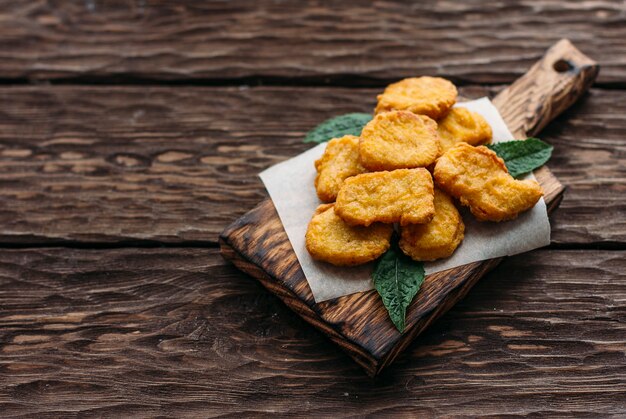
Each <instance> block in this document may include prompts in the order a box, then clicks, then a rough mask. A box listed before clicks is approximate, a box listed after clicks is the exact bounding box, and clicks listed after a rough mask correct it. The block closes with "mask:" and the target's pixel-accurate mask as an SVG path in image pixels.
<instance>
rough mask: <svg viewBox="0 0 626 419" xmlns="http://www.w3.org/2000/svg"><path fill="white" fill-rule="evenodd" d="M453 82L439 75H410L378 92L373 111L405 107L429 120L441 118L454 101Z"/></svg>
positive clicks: (455, 93) (454, 88) (455, 92)
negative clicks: (380, 92)
mask: <svg viewBox="0 0 626 419" xmlns="http://www.w3.org/2000/svg"><path fill="white" fill-rule="evenodd" d="M456 97H457V91H456V87H455V86H454V84H452V83H451V82H449V81H448V80H446V79H442V78H440V77H428V76H424V77H411V78H408V79H404V80H400V81H399V82H397V83H393V84H390V85H389V86H387V88H386V89H385V91H384V92H383V93H382V94H380V95H378V104H377V105H376V109H375V111H374V112H375V113H380V112H387V111H391V110H406V111H409V112H413V113H416V114H420V115H426V116H429V117H431V118H433V119H439V118H441V117H443V116H444V115H445V114H446V113H448V111H449V110H450V108H451V107H452V105H454V103H455V102H456Z"/></svg>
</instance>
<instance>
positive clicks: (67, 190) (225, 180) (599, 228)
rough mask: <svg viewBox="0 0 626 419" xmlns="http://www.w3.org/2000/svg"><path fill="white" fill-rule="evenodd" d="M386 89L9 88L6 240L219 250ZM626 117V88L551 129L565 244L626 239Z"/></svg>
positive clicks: (491, 91) (5, 103)
mask: <svg viewBox="0 0 626 419" xmlns="http://www.w3.org/2000/svg"><path fill="white" fill-rule="evenodd" d="M500 90H502V87H501V86H495V87H490V88H483V87H478V86H472V87H464V88H461V89H460V92H461V94H462V95H463V96H466V97H481V96H483V95H490V96H491V95H495V94H496V93H497V92H499V91H500ZM379 92H380V89H350V88H306V87H285V88H280V87H257V88H250V89H239V88H234V87H226V88H223V87H137V86H134V87H130V86H122V87H93V86H18V87H9V86H0V177H1V178H2V180H1V181H0V185H1V186H2V187H1V188H0V242H1V243H21V244H24V243H33V242H34V243H42V242H59V241H64V242H65V241H72V242H82V243H103V242H110V243H128V242H137V241H140V240H150V241H152V242H160V243H187V244H189V243H190V242H201V243H202V245H205V244H211V245H213V244H217V241H218V236H219V233H220V232H221V231H222V230H223V229H224V226H225V225H228V224H229V223H231V222H232V221H234V220H235V219H236V218H238V217H240V216H242V215H243V214H244V213H245V212H247V211H249V210H250V209H252V208H254V207H255V206H256V205H257V204H258V203H259V202H260V201H261V200H262V199H264V198H265V197H267V193H266V192H265V188H264V187H263V185H262V184H261V182H260V180H259V179H258V178H257V176H256V175H257V173H258V172H260V171H262V170H264V169H265V168H267V167H268V166H270V165H272V164H275V163H278V162H280V161H282V160H285V159H287V158H290V157H293V156H295V155H297V154H299V153H301V152H303V151H305V150H306V149H307V148H308V147H310V145H309V144H303V143H302V138H303V136H304V133H305V132H306V131H307V130H308V129H310V128H311V127H313V126H315V125H316V124H317V123H319V122H321V121H323V120H324V119H326V118H329V117H331V116H333V115H339V114H342V113H347V112H354V111H357V112H369V111H371V110H372V109H373V107H374V105H375V98H376V94H377V93H379ZM292 97H306V101H298V102H295V103H294V102H293V101H292V100H291V98H292ZM625 114H626V90H607V89H597V88H596V89H592V90H591V92H590V94H589V95H587V96H586V97H584V98H583V99H581V100H580V101H579V102H578V103H577V104H576V105H574V106H573V107H572V108H570V109H569V110H567V111H566V112H565V113H564V114H563V115H562V116H561V117H559V118H558V119H557V120H556V121H555V122H553V123H551V124H550V125H549V126H548V127H547V128H546V129H545V130H544V131H542V133H541V138H542V139H543V140H545V141H547V142H549V143H550V144H552V145H554V154H553V157H552V161H551V170H552V171H553V173H554V174H555V175H556V176H557V177H558V178H559V180H560V181H561V182H562V183H564V184H566V185H567V186H568V191H567V194H566V195H565V197H564V199H563V202H562V205H561V206H560V208H559V211H557V212H556V213H555V214H554V216H553V217H552V241H553V243H556V244H564V245H568V246H572V245H583V246H610V245H614V244H616V243H624V242H626V202H624V199H623V194H624V190H626V143H625V142H624V138H626V118H624V117H623V115H625ZM275 115H281V120H280V121H276V118H275ZM606 220H612V225H611V228H606Z"/></svg>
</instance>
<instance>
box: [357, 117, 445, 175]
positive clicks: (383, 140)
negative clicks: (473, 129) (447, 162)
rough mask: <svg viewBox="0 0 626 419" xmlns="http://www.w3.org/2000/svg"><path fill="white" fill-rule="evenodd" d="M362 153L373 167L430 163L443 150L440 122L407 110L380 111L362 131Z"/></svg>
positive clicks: (364, 162)
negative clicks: (439, 130)
mask: <svg viewBox="0 0 626 419" xmlns="http://www.w3.org/2000/svg"><path fill="white" fill-rule="evenodd" d="M359 153H360V154H361V164H362V165H363V166H364V167H365V168H367V169H369V170H372V171H377V170H395V169H411V168H414V167H425V166H428V165H429V164H431V163H433V162H434V161H435V160H436V159H437V157H439V154H440V147H439V136H438V135H437V123H436V122H435V121H433V120H432V119H430V118H429V117H427V116H424V115H416V114H414V113H411V112H407V111H391V112H385V113H381V114H378V115H376V117H375V118H374V119H373V120H371V121H370V122H369V123H368V124H367V125H366V126H365V127H364V128H363V131H362V132H361V141H360V142H359Z"/></svg>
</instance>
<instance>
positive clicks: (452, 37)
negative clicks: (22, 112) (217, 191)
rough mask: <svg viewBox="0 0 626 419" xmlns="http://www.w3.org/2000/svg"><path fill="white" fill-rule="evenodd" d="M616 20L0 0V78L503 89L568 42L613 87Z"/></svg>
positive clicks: (568, 6)
mask: <svg viewBox="0 0 626 419" xmlns="http://www.w3.org/2000/svg"><path fill="white" fill-rule="evenodd" d="M625 15H626V6H625V5H624V2H623V1H621V0H613V1H609V0H602V1H582V2H563V1H560V0H541V1H533V2H528V1H524V0H516V1H506V2H485V1H464V2H449V1H446V2H419V3H417V2H416V3H411V4H407V3H406V2H402V1H385V2H373V3H371V2H363V1H350V2H341V3H337V2H335V3H332V2H327V1H320V2H307V1H293V2H276V1H272V0H263V1H255V2H250V1H229V2H222V1H219V2H177V1H169V0H158V1H144V0H133V1H122V0H115V1H97V0H84V1H68V0H65V1H64V0H35V1H28V2H24V1H18V0H10V1H4V2H2V5H1V6H0V19H1V20H2V22H3V30H2V33H1V34H0V77H1V78H26V79H31V80H40V79H59V78H61V79H62V78H74V77H86V78H92V79H93V78H105V79H107V78H109V77H111V76H118V77H120V78H131V79H133V78H135V79H136V78H141V79H153V80H154V79H156V80H194V79H205V80H211V79H217V80H225V79H226V80H227V79H237V78H249V79H251V80H254V79H255V78H261V79H262V80H265V81H270V82H275V81H281V80H283V79H284V78H291V79H293V78H297V79H300V80H303V81H305V82H306V81H312V82H316V83H325V82H332V83H342V84H347V83H351V84H358V83H368V84H372V83H375V84H377V85H384V84H386V83H387V82H389V81H391V80H395V79H397V78H402V77H407V76H413V75H414V74H437V75H442V76H446V77H451V78H453V79H454V80H455V81H465V82H471V83H511V82H512V81H513V80H515V79H516V78H517V77H519V76H521V75H522V74H523V73H524V71H525V69H527V68H528V67H529V66H530V65H531V64H532V63H534V62H535V61H536V60H537V59H538V58H539V57H541V55H542V54H543V52H544V51H545V49H546V48H548V47H549V46H550V45H552V44H553V43H555V42H556V41H558V40H559V39H561V38H570V39H572V41H573V42H574V43H575V44H576V45H578V46H579V48H581V50H582V51H584V52H586V53H587V54H590V55H591V56H592V58H594V59H595V60H597V61H599V62H601V63H602V65H603V71H602V74H601V76H600V80H599V81H600V82H602V83H617V84H623V83H625V82H626V60H625V59H624V57H626V45H624V42H623V39H625V38H626V24H625V22H626V19H625Z"/></svg>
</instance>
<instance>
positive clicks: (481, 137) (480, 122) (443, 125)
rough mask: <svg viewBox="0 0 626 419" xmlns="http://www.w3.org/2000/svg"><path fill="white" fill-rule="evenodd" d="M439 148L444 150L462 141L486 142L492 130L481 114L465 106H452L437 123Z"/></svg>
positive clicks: (479, 143)
mask: <svg viewBox="0 0 626 419" xmlns="http://www.w3.org/2000/svg"><path fill="white" fill-rule="evenodd" d="M437 132H438V133H439V140H440V141H441V150H442V152H444V153H445V152H446V151H447V150H448V149H450V148H452V147H454V145H455V144H457V143H460V142H464V143H468V144H471V145H481V144H488V143H490V142H491V138H492V136H493V132H492V130H491V126H490V125H489V123H487V121H486V120H485V118H483V116H482V115H480V114H478V113H476V112H472V111H470V110H469V109H465V108H460V107H457V108H452V109H451V110H450V112H449V113H448V114H447V115H446V116H445V117H443V118H442V119H441V120H439V121H438V123H437Z"/></svg>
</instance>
